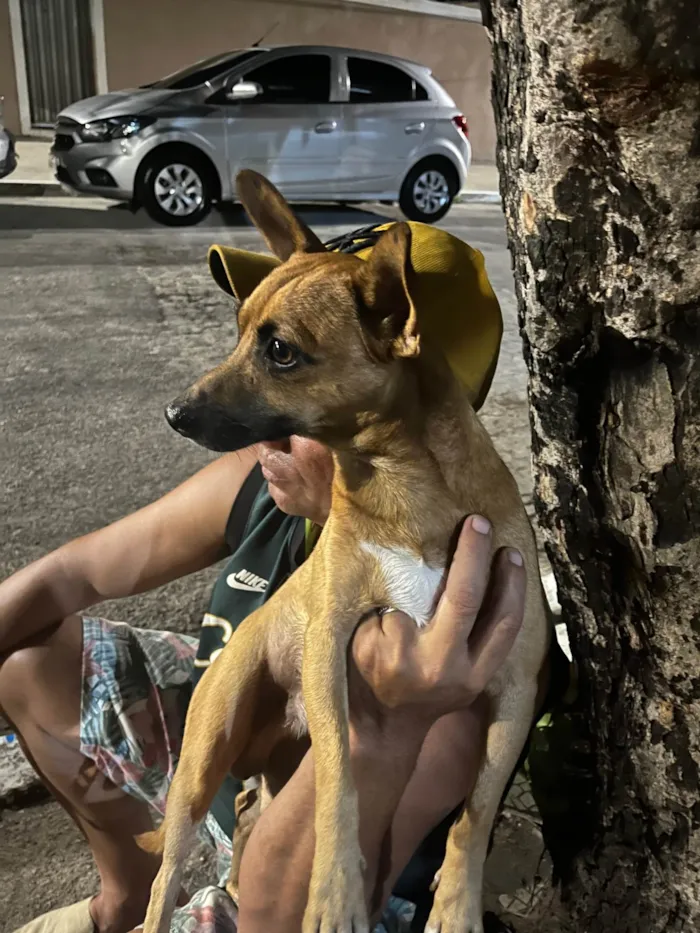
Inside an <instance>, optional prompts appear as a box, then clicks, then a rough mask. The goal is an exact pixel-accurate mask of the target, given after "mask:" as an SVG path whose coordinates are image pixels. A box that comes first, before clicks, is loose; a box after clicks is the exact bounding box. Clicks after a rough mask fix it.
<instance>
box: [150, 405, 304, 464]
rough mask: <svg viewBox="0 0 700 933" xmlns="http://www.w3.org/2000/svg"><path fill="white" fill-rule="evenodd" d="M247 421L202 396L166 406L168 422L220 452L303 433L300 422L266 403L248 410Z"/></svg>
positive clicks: (191, 438)
mask: <svg viewBox="0 0 700 933" xmlns="http://www.w3.org/2000/svg"><path fill="white" fill-rule="evenodd" d="M247 415H248V417H246V418H245V421H244V420H243V419H242V418H236V417H234V415H232V414H231V412H229V411H228V410H226V409H224V408H222V407H221V406H220V405H217V404H216V402H211V401H209V400H207V399H206V397H202V396H201V395H200V396H199V397H197V398H196V399H191V398H187V397H186V396H185V397H184V398H179V399H175V401H174V402H171V403H170V404H169V405H168V406H167V407H166V409H165V418H166V420H167V422H168V424H169V425H170V426H171V427H172V428H175V430H176V431H177V432H178V433H179V434H182V436H183V437H188V438H189V439H190V440H192V441H195V443H197V444H199V445H201V446H202V447H206V448H207V449H208V450H216V451H219V452H224V451H231V450H241V449H242V448H243V447H250V446H251V444H257V443H259V442H260V441H278V440H282V439H283V438H286V437H290V436H291V435H292V434H300V433H302V431H301V430H300V425H298V424H296V423H295V422H294V421H292V420H291V419H289V418H286V417H285V416H283V415H278V414H272V413H271V412H267V411H265V410H264V409H263V408H262V406H259V405H258V406H256V409H255V410H254V411H252V412H248V413H247Z"/></svg>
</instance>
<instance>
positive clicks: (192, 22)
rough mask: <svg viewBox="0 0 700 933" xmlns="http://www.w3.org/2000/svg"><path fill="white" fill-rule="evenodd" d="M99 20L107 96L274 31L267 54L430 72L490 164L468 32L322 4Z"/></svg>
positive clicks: (285, 2) (483, 95) (174, 7)
mask: <svg viewBox="0 0 700 933" xmlns="http://www.w3.org/2000/svg"><path fill="white" fill-rule="evenodd" d="M1 2H6V0H1ZM104 16H105V36H106V43H107V76H108V81H109V87H110V88H111V89H117V88H124V87H133V86H134V85H137V84H145V83H147V82H148V81H153V80H155V79H156V78H159V77H162V76H163V75H165V74H167V73H169V72H171V71H175V70H176V69H178V68H180V67H182V66H183V65H186V64H188V63H190V62H193V61H196V60H197V59H199V58H204V57H206V56H208V55H215V54H217V53H218V52H222V51H225V50H227V49H229V48H240V47H242V46H247V45H250V44H252V43H253V42H255V41H256V40H258V39H259V38H260V37H261V36H262V35H263V34H264V33H265V32H266V31H267V30H268V29H270V27H271V26H273V25H274V24H275V23H278V24H279V25H278V26H277V28H276V29H275V30H274V32H272V33H271V35H270V36H269V39H268V40H267V41H268V42H269V43H271V44H274V45H285V44H296V43H318V44H321V45H347V46H351V47H357V48H365V49H370V50H373V51H377V52H387V53H390V54H392V55H399V56H403V57H404V58H410V59H413V60H414V61H419V62H422V63H423V64H426V65H428V66H430V67H431V68H432V69H433V73H434V74H435V76H436V77H437V78H438V80H440V81H441V82H442V83H443V84H444V86H445V87H446V89H447V91H448V93H449V94H451V96H452V97H453V98H454V99H455V101H456V103H457V105H458V106H459V107H460V109H462V110H463V112H464V113H465V115H466V116H467V119H468V121H469V135H470V139H471V142H472V147H473V154H474V158H475V159H479V160H490V159H492V158H493V156H494V151H495V128H494V122H493V115H492V111H491V99H490V86H491V85H490V81H491V79H490V67H491V52H490V48H489V42H488V38H487V35H486V31H485V30H484V29H483V27H482V26H480V25H478V24H476V23H468V22H464V21H460V20H452V19H447V18H443V17H437V16H425V15H416V14H408V13H398V12H394V11H390V10H360V9H357V7H350V6H344V5H342V4H338V3H334V2H332V0H331V2H318V0H316V2H314V0H147V2H146V0H105V11H104Z"/></svg>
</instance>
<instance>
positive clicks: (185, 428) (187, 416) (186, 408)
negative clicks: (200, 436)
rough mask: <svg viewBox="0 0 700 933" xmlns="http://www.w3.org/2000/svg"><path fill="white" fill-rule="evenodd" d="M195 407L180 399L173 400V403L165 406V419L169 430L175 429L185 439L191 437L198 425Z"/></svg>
mask: <svg viewBox="0 0 700 933" xmlns="http://www.w3.org/2000/svg"><path fill="white" fill-rule="evenodd" d="M197 407H198V406H197ZM197 407H195V406H193V405H191V404H189V403H188V402H186V401H184V400H182V399H175V401H174V402H171V403H170V404H169V405H167V406H166V408H165V418H166V420H167V422H168V424H169V425H170V427H171V428H175V430H176V431H178V432H179V433H180V434H184V435H185V437H191V436H192V435H193V434H194V433H196V431H197V427H198V423H199V418H198V416H197Z"/></svg>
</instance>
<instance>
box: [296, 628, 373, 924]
mask: <svg viewBox="0 0 700 933" xmlns="http://www.w3.org/2000/svg"><path fill="white" fill-rule="evenodd" d="M342 621H343V620H341V619H338V618H337V617H334V618H322V619H319V618H317V619H314V620H313V621H311V622H310V623H309V626H308V628H307V631H306V636H305V639H304V657H303V662H302V689H303V695H304V704H305V707H306V716H307V720H308V724H309V733H310V735H311V747H312V749H313V753H314V769H315V786H316V813H315V828H316V845H315V850H314V860H313V869H312V872H311V883H310V886H309V899H308V902H307V905H306V912H305V914H304V923H303V933H367V931H368V920H367V907H366V904H365V894H364V881H363V877H362V868H363V859H362V852H361V850H360V836H359V811H358V804H357V792H356V790H355V785H354V782H353V779H352V773H351V770H350V740H349V726H348V686H347V648H348V644H349V641H350V637H351V635H352V630H353V622H352V621H351V620H345V622H346V623H347V624H345V625H341V622H342ZM355 621H356V620H355Z"/></svg>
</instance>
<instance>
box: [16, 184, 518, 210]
mask: <svg viewBox="0 0 700 933" xmlns="http://www.w3.org/2000/svg"><path fill="white" fill-rule="evenodd" d="M57 196H58V197H65V198H72V197H78V196H79V195H78V193H77V192H75V191H70V190H69V189H66V188H64V186H63V185H62V184H61V183H60V182H57V181H47V182H43V181H14V180H13V181H0V198H18V197H23V198H41V197H57ZM500 203H501V195H500V194H499V193H498V191H462V192H460V194H458V195H457V197H456V198H455V204H500Z"/></svg>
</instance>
